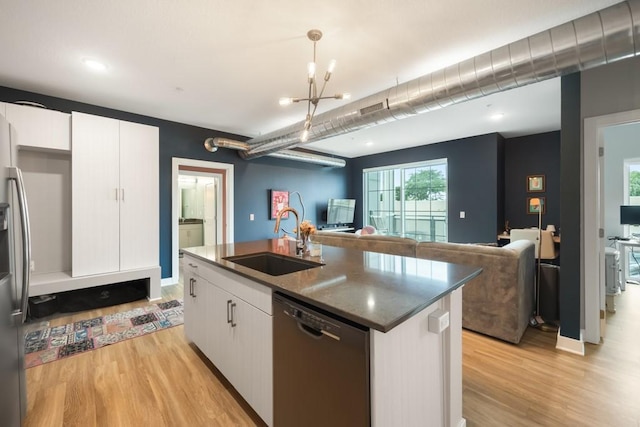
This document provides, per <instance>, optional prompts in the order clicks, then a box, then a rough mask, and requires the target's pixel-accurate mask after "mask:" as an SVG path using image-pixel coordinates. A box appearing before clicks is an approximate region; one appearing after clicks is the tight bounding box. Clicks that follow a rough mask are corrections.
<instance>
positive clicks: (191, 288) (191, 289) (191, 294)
mask: <svg viewBox="0 0 640 427" xmlns="http://www.w3.org/2000/svg"><path fill="white" fill-rule="evenodd" d="M189 295H190V296H193V278H191V279H189Z"/></svg>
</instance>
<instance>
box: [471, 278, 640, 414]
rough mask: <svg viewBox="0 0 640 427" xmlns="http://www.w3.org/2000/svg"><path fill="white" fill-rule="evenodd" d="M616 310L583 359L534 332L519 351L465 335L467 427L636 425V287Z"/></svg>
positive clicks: (639, 344) (639, 372) (639, 371)
mask: <svg viewBox="0 0 640 427" xmlns="http://www.w3.org/2000/svg"><path fill="white" fill-rule="evenodd" d="M616 305H617V312H616V313H615V314H610V315H608V320H607V333H606V338H605V341H604V344H603V345H592V344H587V345H586V356H584V357H582V356H578V355H573V354H570V353H567V352H564V351H560V350H556V349H555V341H556V334H555V333H549V332H542V331H540V330H537V329H533V328H529V329H528V330H527V332H526V333H525V335H524V339H523V341H522V342H521V343H520V344H519V345H517V346H515V345H511V344H507V343H503V342H501V341H498V340H493V339H489V338H487V337H483V336H480V335H477V334H474V333H472V332H468V331H463V375H462V376H463V416H464V417H465V418H466V419H467V426H469V427H474V426H540V425H542V426H636V427H637V426H640V397H639V396H640V340H639V339H638V335H637V331H638V325H639V324H640V286H634V285H627V291H625V292H623V294H622V295H620V296H618V297H616Z"/></svg>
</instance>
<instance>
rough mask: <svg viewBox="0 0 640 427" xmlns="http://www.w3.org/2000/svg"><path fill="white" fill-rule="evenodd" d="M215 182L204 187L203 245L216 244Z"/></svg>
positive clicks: (216, 190)
mask: <svg viewBox="0 0 640 427" xmlns="http://www.w3.org/2000/svg"><path fill="white" fill-rule="evenodd" d="M217 187H218V185H217V180H216V181H215V182H213V183H211V184H206V185H205V187H204V244H205V245H215V244H217V242H218V237H217V233H216V230H217V224H216V212H217V209H218V208H217V206H216V204H217V202H216V194H217V192H218V189H217Z"/></svg>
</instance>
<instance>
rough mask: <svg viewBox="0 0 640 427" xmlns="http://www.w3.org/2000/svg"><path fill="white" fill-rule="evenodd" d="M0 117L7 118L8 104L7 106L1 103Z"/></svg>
mask: <svg viewBox="0 0 640 427" xmlns="http://www.w3.org/2000/svg"><path fill="white" fill-rule="evenodd" d="M0 115H2V116H4V118H7V104H5V103H4V102H0Z"/></svg>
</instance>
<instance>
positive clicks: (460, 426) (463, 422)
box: [458, 418, 467, 427]
mask: <svg viewBox="0 0 640 427" xmlns="http://www.w3.org/2000/svg"><path fill="white" fill-rule="evenodd" d="M458 427H467V420H466V419H464V418H462V419H461V420H460V422H459V423H458Z"/></svg>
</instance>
